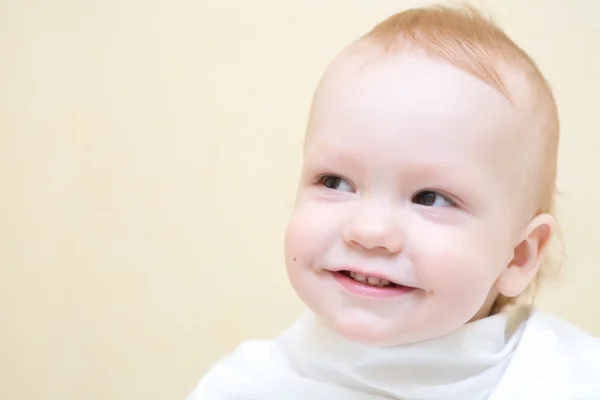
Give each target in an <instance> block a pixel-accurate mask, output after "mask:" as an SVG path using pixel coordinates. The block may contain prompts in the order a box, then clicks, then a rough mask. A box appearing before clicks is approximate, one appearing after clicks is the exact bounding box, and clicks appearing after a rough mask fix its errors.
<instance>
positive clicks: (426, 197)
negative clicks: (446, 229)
mask: <svg viewBox="0 0 600 400" xmlns="http://www.w3.org/2000/svg"><path fill="white" fill-rule="evenodd" d="M412 201H413V203H416V204H421V205H423V206H427V207H454V206H455V205H456V204H455V203H454V202H453V201H452V200H450V199H449V198H448V197H446V196H444V195H442V194H440V193H437V192H434V191H432V190H423V191H421V192H419V193H417V194H415V195H414V197H413V199H412Z"/></svg>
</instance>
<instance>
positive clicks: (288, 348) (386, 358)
mask: <svg viewBox="0 0 600 400" xmlns="http://www.w3.org/2000/svg"><path fill="white" fill-rule="evenodd" d="M513 322H514V321H513V320H512V319H511V320H510V321H509V319H508V317H507V316H506V315H504V314H498V315H494V316H491V317H488V318H484V319H482V320H479V321H476V322H473V323H470V324H467V325H465V326H463V327H461V328H460V329H458V330H457V331H455V332H452V333H450V334H448V335H445V336H442V337H439V338H436V339H432V340H428V341H423V342H419V343H414V344H410V345H404V346H397V347H387V348H378V347H372V346H365V345H361V344H359V343H354V342H350V341H348V340H345V339H343V338H342V337H340V336H338V335H336V334H335V333H334V332H332V331H331V330H329V329H328V328H327V327H326V326H325V325H324V324H323V323H322V322H321V321H320V320H319V319H318V318H317V317H316V316H314V315H312V314H311V313H307V314H306V315H304V316H303V317H302V318H300V320H299V321H297V323H296V324H294V325H293V326H292V327H291V328H290V329H289V330H287V331H286V332H284V333H283V334H282V335H280V336H279V337H277V338H276V339H274V340H262V341H249V342H245V343H243V344H242V345H240V346H239V347H238V348H237V349H236V350H235V351H234V352H233V353H232V354H231V355H229V356H228V357H226V358H225V359H223V360H222V361H221V362H219V363H218V364H217V365H216V366H215V367H214V368H213V369H212V370H211V371H209V373H208V374H207V375H206V376H205V377H204V378H203V379H202V380H201V381H200V383H199V384H198V386H197V387H196V389H195V390H194V392H193V393H192V394H191V395H190V397H189V398H188V400H287V399H289V400H320V399H323V400H338V399H339V400H384V399H385V400H389V399H398V400H459V399H460V400H525V399H527V400H537V399H540V400H552V399H556V400H571V399H572V400H575V399H578V400H579V399H586V400H600V341H598V340H597V339H595V338H592V337H591V336H589V335H587V334H586V333H584V332H582V331H581V330H579V329H577V328H575V327H573V326H571V325H569V324H567V323H566V322H564V321H561V320H559V319H557V318H554V317H552V316H549V315H547V314H543V313H540V312H533V313H531V314H530V315H529V314H527V315H526V318H525V319H524V320H523V322H522V323H519V324H517V327H516V329H511V328H510V327H511V326H512V325H513Z"/></svg>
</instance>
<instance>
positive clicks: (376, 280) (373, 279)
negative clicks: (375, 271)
mask: <svg viewBox="0 0 600 400" xmlns="http://www.w3.org/2000/svg"><path fill="white" fill-rule="evenodd" d="M367 281H368V282H369V283H370V284H371V285H377V284H378V283H379V282H380V281H381V279H379V278H376V277H374V276H370V277H368V278H367Z"/></svg>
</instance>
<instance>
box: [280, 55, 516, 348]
mask: <svg viewBox="0 0 600 400" xmlns="http://www.w3.org/2000/svg"><path fill="white" fill-rule="evenodd" d="M518 120H519V118H518V114H517V111H516V109H515V108H514V107H513V105H512V104H511V103H510V102H509V101H508V100H507V99H506V98H504V97H503V96H502V95H501V94H500V93H499V92H497V91H496V90H495V89H494V88H492V87H490V86H488V85H487V84H485V83H483V82H482V81H480V80H478V79H477V78H475V77H472V76H471V75H468V74H467V73H465V72H463V71H461V70H459V69H457V68H456V67H454V66H451V65H449V64H447V63H445V62H442V61H437V60H433V59H428V58H426V57H425V56H417V55H406V54H404V55H400V54H399V55H385V56H384V55H380V56H374V55H373V54H370V55H369V54H367V55H365V54H364V53H362V52H360V51H354V52H353V51H349V52H347V53H346V54H344V55H342V56H341V57H340V58H339V59H338V60H337V61H336V62H335V63H334V64H333V66H332V67H331V68H330V69H329V70H328V72H327V74H326V76H325V78H324V80H323V82H322V84H321V86H320V88H319V90H318V92H317V94H316V97H315V102H314V104H313V110H312V113H311V117H310V122H309V125H308V132H307V135H308V136H307V144H306V149H305V157H304V165H303V171H302V176H301V181H300V185H299V189H298V196H297V204H296V208H295V211H294V214H293V216H292V218H291V221H290V224H289V227H288V231H287V235H286V263H287V268H288V273H289V276H290V279H291V282H292V284H293V286H294V288H295V290H296V292H297V293H298V295H299V296H300V298H301V299H302V300H303V301H304V302H305V303H306V304H307V305H308V306H309V307H310V308H311V309H312V310H313V311H314V312H315V313H316V314H318V315H319V316H320V317H322V318H323V320H324V321H325V322H326V323H327V324H328V325H329V326H330V327H331V328H333V329H335V330H337V331H338V332H339V333H341V334H342V335H344V336H346V337H348V338H350V339H354V340H359V341H363V342H367V343H372V344H377V345H384V346H387V345H399V344H403V343H409V342H414V341H419V340H424V339H428V338H432V337H436V336H440V335H443V334H445V333H448V332H450V331H452V330H454V329H456V328H458V327H460V326H461V325H463V324H465V323H467V322H468V321H470V320H473V319H477V318H480V317H482V316H486V315H487V314H488V313H489V309H490V306H491V303H492V302H493V300H494V298H495V297H496V295H497V292H496V290H495V282H496V281H497V279H498V278H499V277H500V276H501V274H502V273H503V272H504V271H505V270H506V267H507V266H508V265H509V264H510V262H511V260H512V259H513V256H514V249H515V246H516V245H517V244H518V242H519V240H520V239H519V235H520V232H521V231H522V228H523V225H524V224H525V223H526V222H527V221H524V220H523V218H522V217H521V214H522V213H521V212H520V211H519V210H520V208H519V204H520V203H521V202H522V201H523V198H522V197H521V196H520V195H516V194H515V193H516V192H518V191H517V186H516V183H515V182H517V181H518V178H519V177H520V176H523V173H522V163H521V162H519V161H518V158H519V157H518V156H517V151H518V150H517V149H515V148H514V147H515V145H514V143H515V136H516V135H517V134H518V132H517V131H518Z"/></svg>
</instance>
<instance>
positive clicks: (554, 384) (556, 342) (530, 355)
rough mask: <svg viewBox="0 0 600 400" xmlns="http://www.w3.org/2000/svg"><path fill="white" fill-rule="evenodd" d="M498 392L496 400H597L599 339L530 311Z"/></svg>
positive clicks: (599, 392)
mask: <svg viewBox="0 0 600 400" xmlns="http://www.w3.org/2000/svg"><path fill="white" fill-rule="evenodd" d="M498 389H499V394H500V393H502V396H500V397H497V398H499V399H505V398H506V399H509V398H510V399H529V398H536V399H537V398H560V399H565V400H569V399H582V400H583V399H590V400H591V399H600V340H599V339H598V338H595V337H593V336H592V335H590V334H588V333H586V332H584V331H583V330H581V329H579V328H578V327H576V326H574V325H573V324H570V323H569V322H567V321H565V320H562V319H560V318H558V317H556V316H553V315H550V314H547V313H544V312H541V311H533V312H532V314H531V315H530V317H529V318H528V320H527V321H526V322H525V326H524V331H523V334H522V337H521V340H520V342H519V345H518V347H517V349H516V351H515V354H514V355H513V358H512V360H511V362H510V365H509V367H508V368H507V370H506V373H505V376H504V377H503V379H502V381H501V382H500V385H499V388H498ZM544 396H546V397H544Z"/></svg>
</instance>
